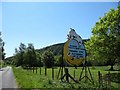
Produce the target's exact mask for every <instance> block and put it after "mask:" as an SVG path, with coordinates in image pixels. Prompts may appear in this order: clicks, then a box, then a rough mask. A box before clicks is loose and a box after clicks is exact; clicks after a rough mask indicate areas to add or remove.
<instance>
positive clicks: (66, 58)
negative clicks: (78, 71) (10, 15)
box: [63, 40, 84, 66]
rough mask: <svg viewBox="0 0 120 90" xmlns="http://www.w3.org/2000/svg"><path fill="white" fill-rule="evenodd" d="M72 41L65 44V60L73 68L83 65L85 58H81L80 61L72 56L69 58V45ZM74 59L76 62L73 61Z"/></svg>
mask: <svg viewBox="0 0 120 90" xmlns="http://www.w3.org/2000/svg"><path fill="white" fill-rule="evenodd" d="M69 42H70V40H68V41H67V42H66V43H65V44H64V54H63V55H64V60H65V61H66V62H67V63H68V64H69V65H71V66H79V65H80V64H82V62H83V60H84V58H80V59H76V58H74V57H72V56H68V52H69V50H68V44H69ZM73 59H74V60H73Z"/></svg>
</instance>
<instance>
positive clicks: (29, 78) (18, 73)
mask: <svg viewBox="0 0 120 90" xmlns="http://www.w3.org/2000/svg"><path fill="white" fill-rule="evenodd" d="M108 68H109V67H94V68H92V67H91V69H90V70H91V73H92V76H93V79H94V82H95V84H94V85H93V84H91V83H90V82H87V83H85V82H84V79H83V80H82V81H80V82H79V83H74V82H73V81H72V80H70V83H66V82H61V80H60V79H57V78H56V77H57V74H58V70H59V68H55V69H54V80H53V79H52V73H51V70H52V69H51V68H49V69H47V76H45V73H44V68H43V67H42V70H41V71H42V72H41V73H42V74H41V75H40V68H38V69H37V73H36V71H34V73H33V71H32V70H25V69H22V67H13V71H14V74H15V78H16V80H17V83H18V85H19V87H20V88H89V89H90V88H91V89H92V88H99V86H98V75H97V73H98V71H100V72H101V73H102V74H103V75H105V74H106V73H108V71H106V70H107V69H108ZM74 70H75V72H76V75H75V78H76V79H77V80H78V79H79V76H80V73H81V70H82V68H81V67H79V68H77V69H75V68H73V67H69V73H70V74H71V75H72V76H73V75H74ZM113 72H114V73H117V71H111V73H113ZM83 76H84V75H83ZM111 85H112V88H118V84H117V83H115V82H112V83H111Z"/></svg>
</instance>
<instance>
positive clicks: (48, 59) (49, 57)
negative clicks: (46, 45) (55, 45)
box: [42, 51, 54, 68]
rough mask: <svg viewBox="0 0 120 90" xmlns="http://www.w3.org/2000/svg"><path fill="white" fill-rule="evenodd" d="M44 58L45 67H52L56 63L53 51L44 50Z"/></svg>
mask: <svg viewBox="0 0 120 90" xmlns="http://www.w3.org/2000/svg"><path fill="white" fill-rule="evenodd" d="M42 60H43V63H44V65H45V67H48V68H50V67H52V66H53V64H54V63H53V62H54V56H53V53H52V52H51V51H46V52H44V53H43V55H42Z"/></svg>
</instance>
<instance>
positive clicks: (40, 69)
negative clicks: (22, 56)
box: [40, 66, 41, 75]
mask: <svg viewBox="0 0 120 90" xmlns="http://www.w3.org/2000/svg"><path fill="white" fill-rule="evenodd" d="M40 75H41V66H40Z"/></svg>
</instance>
